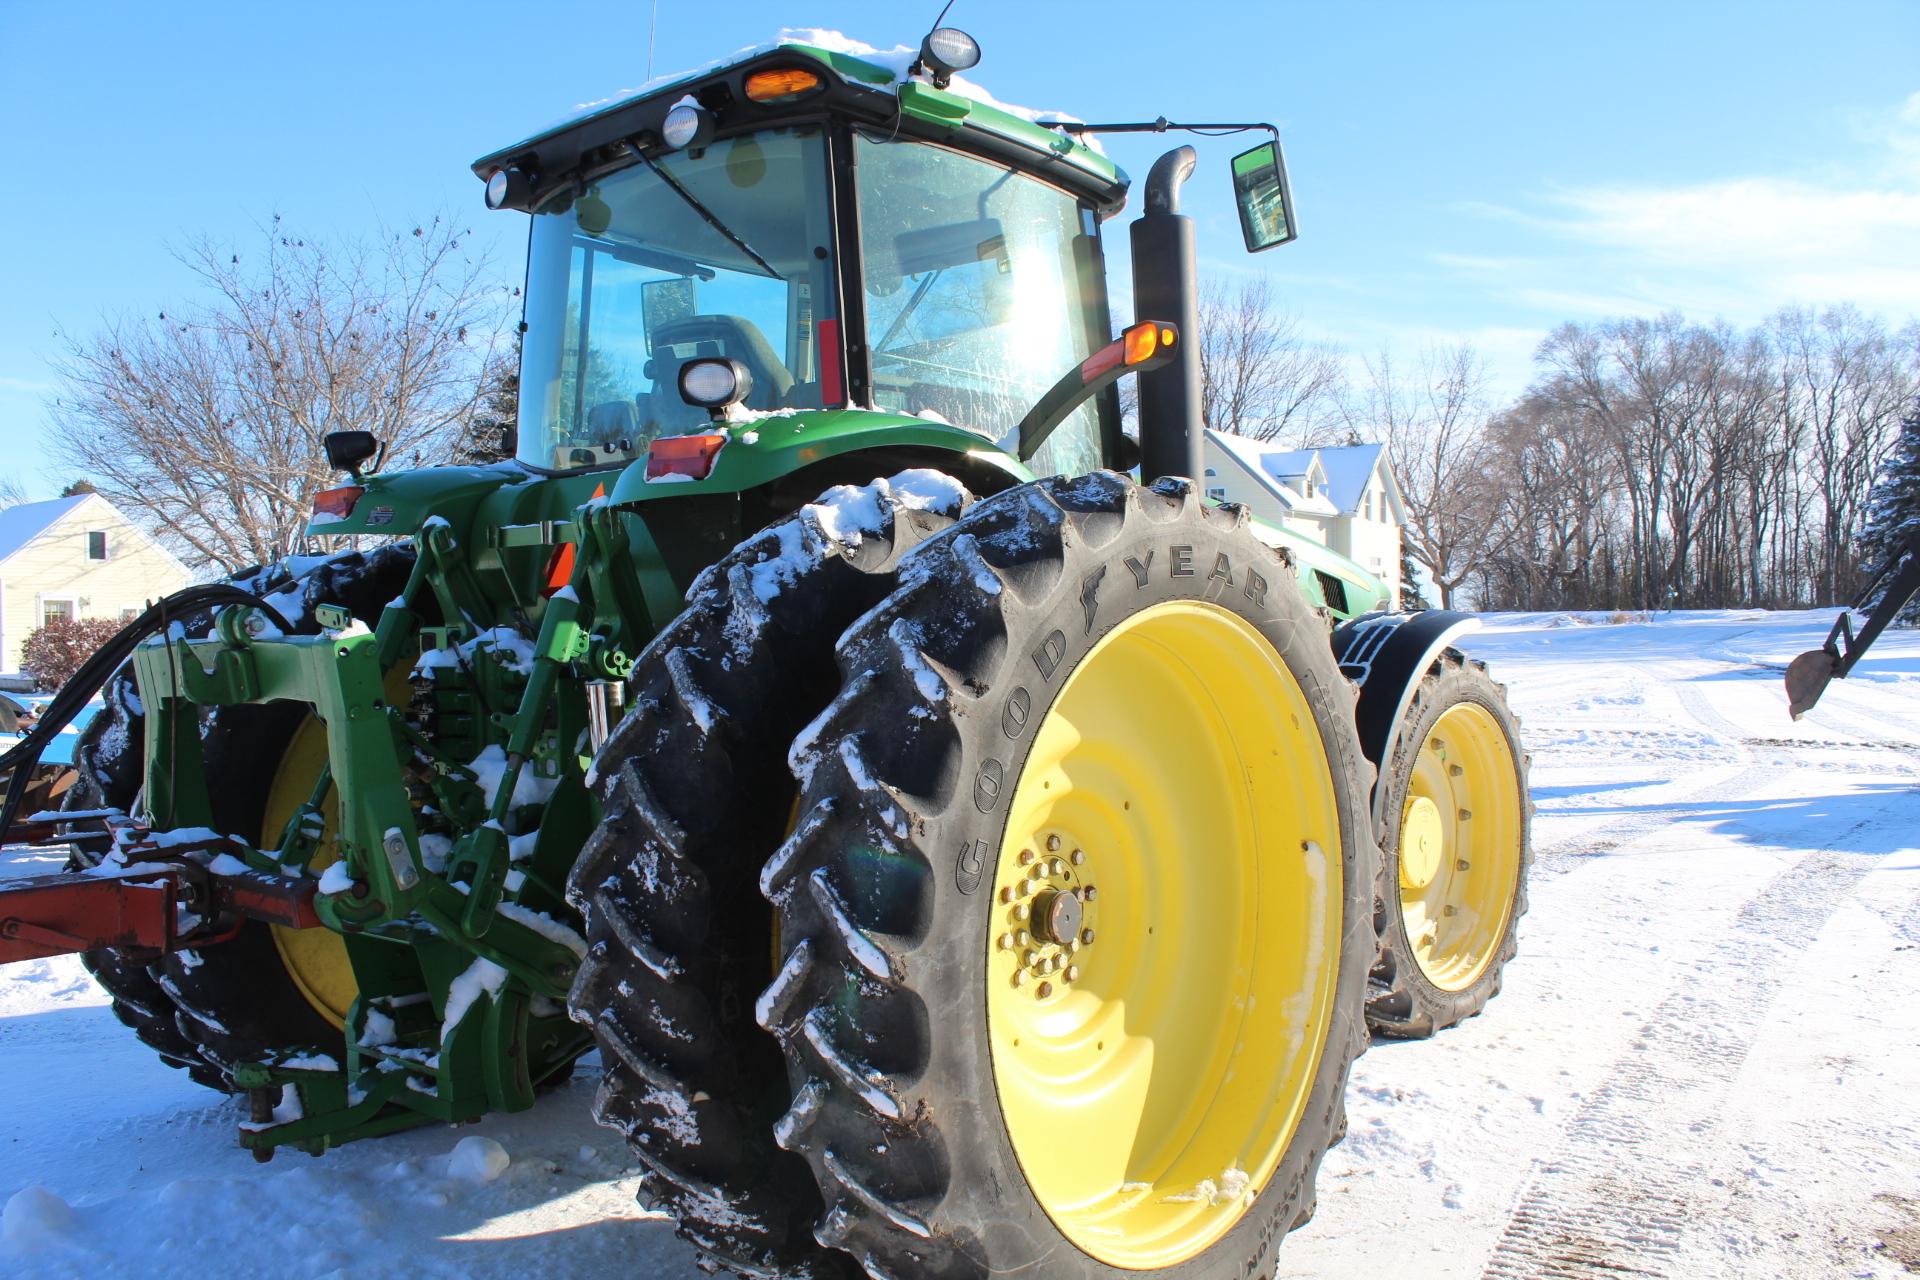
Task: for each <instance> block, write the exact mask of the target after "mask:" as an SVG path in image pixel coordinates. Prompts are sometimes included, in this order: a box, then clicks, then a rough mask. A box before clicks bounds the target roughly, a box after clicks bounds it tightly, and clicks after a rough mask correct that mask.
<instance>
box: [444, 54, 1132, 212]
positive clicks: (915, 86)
mask: <svg viewBox="0 0 1920 1280" xmlns="http://www.w3.org/2000/svg"><path fill="white" fill-rule="evenodd" d="M913 59H914V53H913V51H912V50H909V49H907V48H905V47H900V48H896V49H893V50H891V51H880V50H876V49H873V48H872V47H871V46H868V45H864V44H861V43H859V42H858V41H853V40H849V39H847V38H846V37H845V36H842V35H840V33H838V32H835V31H822V30H805V31H792V30H789V31H783V32H782V33H781V34H780V36H779V38H778V39H776V40H774V41H772V42H770V43H767V44H763V45H756V46H754V47H752V48H749V49H742V50H739V51H738V52H736V53H733V54H731V55H729V56H728V57H726V58H723V59H721V60H719V61H717V62H713V63H709V64H708V65H706V66H704V67H700V68H698V69H696V70H693V71H687V72H681V73H678V74H675V75H672V76H667V77H662V78H661V79H658V80H654V81H650V82H649V83H647V84H645V85H642V86H641V87H639V88H637V89H633V90H628V91H625V92H623V93H620V94H617V95H615V96H614V97H612V98H608V99H605V100H603V101H600V102H595V103H590V104H588V105H587V106H584V107H582V108H580V109H579V110H578V111H576V112H575V113H574V114H572V115H571V116H569V117H567V118H565V119H562V120H559V121H556V122H555V123H554V124H552V125H550V126H548V127H547V128H545V129H543V130H541V131H540V132H538V133H536V134H534V135H532V136H531V137H528V138H526V139H524V140H522V141H520V142H517V143H514V144H513V145H512V146H509V147H503V148H501V149H499V150H497V151H494V152H490V153H489V154H487V155H484V156H482V157H480V158H479V159H478V160H475V161H474V162H473V171H474V173H475V174H476V175H478V176H479V177H480V178H482V179H485V178H487V177H489V176H490V175H491V174H493V172H494V171H495V170H498V169H502V168H506V167H509V166H513V167H517V168H519V169H521V170H522V171H523V172H526V173H527V174H529V175H530V176H531V177H532V179H533V185H534V189H535V197H534V201H533V204H534V205H535V206H536V207H537V206H538V204H540V203H541V202H542V201H543V200H544V199H545V197H546V195H547V194H548V193H549V192H550V191H552V190H553V189H555V188H557V187H559V186H562V185H565V184H567V183H568V182H569V181H570V180H571V179H572V178H573V177H574V176H575V175H576V174H579V173H582V172H586V171H593V170H599V169H602V168H605V167H607V166H608V165H610V164H613V163H616V162H618V163H624V162H625V161H626V160H627V159H628V153H629V152H630V150H631V147H632V146H634V145H639V146H641V147H643V148H646V149H648V150H651V149H653V147H655V146H658V145H660V136H659V133H660V126H661V124H662V123H663V122H664V121H665V119H666V114H667V112H668V111H669V110H671V109H672V108H673V107H674V106H675V105H676V104H678V103H679V102H681V101H682V100H684V99H686V98H689V97H690V98H692V99H694V100H695V101H696V102H698V103H699V104H700V105H701V106H703V107H705V108H707V109H708V110H709V111H711V112H713V113H714V114H715V116H716V117H718V121H719V126H720V130H721V132H722V133H725V132H726V131H728V130H730V129H734V128H749V127H753V126H754V125H756V124H758V123H762V122H764V123H767V124H773V123H778V122H780V121H782V120H785V119H791V118H794V117H797V116H806V115H817V114H819V113H820V112H821V111H822V110H823V109H826V110H832V111H833V112H834V113H835V114H839V115H844V116H848V117H851V118H853V119H855V120H862V121H865V122H867V123H870V124H874V125H878V126H882V127H886V128H888V129H890V130H898V131H899V132H902V133H906V134H911V135H913V136H917V137H922V138H927V139H930V140H933V141H944V142H950V143H952V144H953V145H956V146H960V147H962V148H964V149H967V150H973V151H979V152H982V153H985V154H987V155H990V156H993V157H994V158H997V159H1000V160H1003V161H1005V162H1006V163H1008V164H1010V165H1012V166H1014V167H1016V168H1019V169H1022V170H1025V171H1027V172H1032V173H1036V174H1040V175H1042V176H1045V177H1047V178H1049V179H1051V180H1052V181H1054V182H1057V183H1059V184H1060V185H1062V186H1065V187H1067V188H1069V189H1072V190H1074V191H1076V192H1078V193H1080V194H1082V195H1084V196H1086V197H1088V198H1089V199H1091V200H1092V201H1093V202H1094V204H1095V205H1096V206H1097V207H1099V208H1100V210H1101V212H1102V214H1103V215H1110V214H1112V213H1113V212H1116V211H1118V209H1119V208H1120V206H1121V205H1122V204H1123V203H1124V202H1125V200H1126V190H1127V184H1128V179H1127V176H1126V174H1125V173H1124V172H1122V171H1121V170H1120V168H1119V167H1118V166H1116V165H1115V164H1114V163H1113V162H1112V161H1111V160H1109V159H1107V157H1106V156H1105V155H1103V154H1101V153H1100V152H1099V151H1097V150H1095V149H1094V148H1092V147H1089V146H1087V145H1085V144H1084V143H1083V142H1081V141H1079V140H1077V139H1076V138H1074V137H1072V136H1070V135H1068V134H1065V133H1062V132H1061V131H1059V130H1057V129H1053V128H1049V127H1048V125H1049V123H1059V122H1065V121H1069V120H1071V117H1067V116H1060V115H1056V114H1050V113H1044V112H1034V111H1028V110H1026V109H1024V108H1020V107H1014V106H1009V105H1008V104H1006V103H1002V102H999V101H997V100H995V99H994V98H993V97H992V96H991V95H989V94H987V93H986V92H985V91H984V90H982V89H980V88H979V87H978V86H977V85H974V84H971V83H969V82H967V81H966V80H964V79H962V78H960V77H958V76H956V77H954V79H953V81H952V83H951V84H950V85H949V86H948V88H947V89H945V90H941V89H936V88H934V87H933V85H932V83H931V82H930V81H928V80H926V79H925V78H923V77H921V76H915V75H910V74H909V73H908V70H907V68H908V67H909V66H910V65H911V63H912V62H913ZM780 67H804V68H806V69H808V70H817V71H820V72H821V73H822V76H821V78H822V80H823V81H824V82H825V88H824V89H823V90H822V91H821V92H819V93H816V94H813V95H812V96H810V97H808V98H806V99H803V100H801V101H798V102H794V103H788V104H783V105H777V106H776V105H761V104H758V103H754V102H750V101H749V100H748V99H747V98H746V95H745V90H744V84H745V81H746V78H747V76H749V75H750V74H752V73H753V72H755V71H761V70H768V69H774V68H780Z"/></svg>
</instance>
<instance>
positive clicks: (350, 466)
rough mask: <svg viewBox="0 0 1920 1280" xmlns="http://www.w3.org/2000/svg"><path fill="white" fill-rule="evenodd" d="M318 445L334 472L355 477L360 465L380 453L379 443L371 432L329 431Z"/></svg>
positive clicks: (358, 472)
mask: <svg viewBox="0 0 1920 1280" xmlns="http://www.w3.org/2000/svg"><path fill="white" fill-rule="evenodd" d="M320 443H321V446H322V447H323V448H325V449H326V451H327V462H328V463H329V464H331V465H332V467H333V469H334V470H335V471H345V472H346V473H347V474H349V475H355V476H357V475H359V474H360V464H361V463H363V462H365V461H366V460H367V459H368V458H371V457H373V455H375V454H376V453H378V452H380V441H379V439H378V438H377V437H375V435H374V434H373V432H371V431H329V432H328V433H327V434H326V435H324V436H322V437H321V439H320Z"/></svg>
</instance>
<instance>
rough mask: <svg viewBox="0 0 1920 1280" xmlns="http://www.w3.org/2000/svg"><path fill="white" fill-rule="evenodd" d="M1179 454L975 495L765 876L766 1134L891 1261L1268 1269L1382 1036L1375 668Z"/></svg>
mask: <svg viewBox="0 0 1920 1280" xmlns="http://www.w3.org/2000/svg"><path fill="white" fill-rule="evenodd" d="M1246 522H1247V517H1246V515H1245V513H1244V512H1243V511H1242V510H1240V509H1239V508H1210V507H1207V506H1205V505H1203V504H1202V503H1201V502H1200V501H1199V500H1198V497H1197V495H1196V494H1195V493H1194V492H1193V490H1192V488H1191V487H1190V486H1189V485H1187V484H1186V483H1185V482H1167V481H1163V482H1161V483H1159V484H1157V485H1155V486H1154V487H1152V488H1141V487H1138V486H1136V485H1135V484H1133V483H1132V482H1131V481H1129V480H1128V479H1126V478H1125V477H1122V476H1119V475H1115V474H1112V473H1097V474H1094V475H1091V476H1087V477H1083V478H1080V479H1077V480H1071V481H1068V480H1057V479H1056V480H1049V481H1042V482H1039V483H1035V484H1030V485H1025V486H1022V487H1020V488H1017V489H1013V490H1010V491H1008V492H1005V493H1002V494H999V495H997V496H995V497H993V498H990V499H987V500H985V501H983V502H981V503H980V504H978V505H977V506H976V507H975V508H974V509H973V511H972V512H971V513H970V514H969V515H968V516H967V517H966V518H965V519H964V520H962V521H961V522H960V523H959V524H958V525H957V526H955V527H954V528H953V529H951V530H949V531H948V532H947V533H946V534H944V535H942V536H941V537H939V538H937V539H935V540H933V541H932V542H930V543H928V545H927V546H925V547H924V548H922V549H921V550H920V551H919V552H918V553H917V554H916V555H915V557H914V558H913V559H912V560H911V561H909V562H908V563H907V565H906V566H905V567H904V568H903V570H902V572H901V575H900V576H901V585H900V587H899V588H898V590H896V591H895V593H894V594H893V595H892V596H891V597H890V598H889V599H888V600H887V601H886V602H885V603H884V604H882V605H881V606H880V607H878V608H876V609H875V610H873V611H872V612H871V613H869V614H868V615H867V616H866V617H865V618H863V619H862V620H861V621H860V622H859V623H858V624H856V625H855V626H854V627H853V628H852V630H850V631H849V632H848V633H847V635H846V636H845V637H844V638H843V639H842V642H841V649H840V653H841V657H840V663H841V671H842V674H843V679H844V687H843V689H842V691H841V693H840V695H839V697H838V698H837V699H836V700H835V701H834V703H833V704H832V706H831V707H830V708H829V709H828V710H827V711H826V712H825V713H824V714H823V715H822V716H821V717H820V718H819V719H818V720H816V721H815V722H814V724H812V725H811V726H809V728H808V729H807V730H806V731H805V732H804V733H803V734H802V736H801V737H800V739H799V740H798V741H797V742H796V744H795V747H794V751H793V757H792V759H793V767H794V769H795V771H796V773H797V775H798V776H799V777H800V778H801V779H802V780H803V781H804V783H805V787H804V790H803V793H802V796H801V801H800V810H799V820H798V825H797V827H796V828H795V831H794V833H793V835H792V836H791V837H789V839H788V840H787V842H786V843H785V844H784V845H783V846H782V848H781V850H780V852H779V853H778V854H777V855H776V857H775V858H774V859H773V861H771V862H770V863H769V864H768V866H767V868H766V871H765V873H764V875H763V877H762V887H763V889H764V890H765V891H766V893H767V895H768V897H769V899H770V900H771V901H772V902H773V903H774V904H775V906H776V908H777V910H778V913H779V923H780V938H781V946H782V949H783V959H782V964H781V967H780V971H779V973H778V975H777V976H776V978H775V979H774V981H773V984H772V985H771V986H770V987H769V988H768V990H767V991H766V993H765V995H764V996H763V997H762V999H761V1002H760V1014H761V1017H762V1019H763V1021H764V1023H765V1025H766V1026H767V1027H768V1028H769V1029H770V1030H772V1031H773V1032H774V1033H775V1035H776V1036H777V1037H778V1039H779V1042H780V1044H781V1047H782V1048H783V1049H784V1051H785V1053H786V1056H787V1062H788V1072H789V1079H790V1083H791V1089H792V1105H791V1106H790V1107H789V1108H788V1110H787V1112H786V1114H785V1115H784V1116H782V1117H781V1118H780V1119H779V1121H778V1123H777V1125H776V1127H775V1134H776V1137H777V1139H778V1141H779V1143H780V1144H781V1146H783V1147H785V1148H786V1149H788V1150H790V1151H793V1152H797V1153H799V1154H801V1155H802V1156H804V1157H805V1159H806V1162H807V1165H808V1167H809V1169H810V1170H811V1172H812V1174H813V1176H814V1179H815V1181H816V1182H817V1183H818V1185H819V1188H820V1191H821V1195H822V1198H823V1200H824V1204H825V1211H824V1214H823V1215H822V1217H821V1219H820V1222H819V1224H818V1226H817V1227H816V1230H815V1235H816V1237H817V1238H818V1239H819V1240H820V1241H821V1242H822V1243H824V1244H828V1245H831V1246H834V1247H836V1248H839V1249H841V1250H844V1251H846V1252H847V1253H849V1254H851V1255H852V1257H853V1258H854V1259H855V1260H856V1261H857V1262H858V1263H859V1264H860V1265H861V1267H862V1268H863V1269H864V1270H865V1271H866V1272H867V1274H869V1275H871V1276H876V1277H898V1278H899V1280H907V1278H909V1277H913V1278H915V1280H918V1278H920V1277H932V1278H937V1280H958V1278H960V1277H985V1276H1014V1275H1020V1276H1046V1277H1049V1280H1053V1278H1055V1277H1060V1278H1069V1280H1077V1278H1085V1277H1121V1276H1133V1275H1137V1274H1139V1273H1143V1272H1145V1273H1150V1274H1154V1275H1165V1276H1174V1277H1182V1278H1192V1280H1199V1278H1201V1277H1207V1278H1209V1280H1211V1278H1215V1277H1225V1276H1235V1277H1238V1276H1257V1275H1265V1274H1268V1273H1269V1272H1270V1270H1271V1268H1272V1265H1273V1260H1274V1256H1275V1251H1276V1249H1277V1248H1278V1246H1279V1244H1280V1240H1281V1238H1282V1237H1283V1236H1285V1234H1286V1233H1287V1232H1288V1231H1289V1230H1291V1229H1292V1228H1294V1227H1296V1226H1298V1225H1300V1224H1301V1223H1302V1222H1304V1221H1305V1220H1306V1219H1307V1218H1308V1217H1309V1216H1310V1215H1311V1213H1312V1208H1313V1183H1314V1178H1315V1174H1316V1172H1317V1169H1318V1166H1319V1164H1320V1161H1321V1158H1322V1156H1323V1155H1324V1154H1325V1152H1326V1149H1327V1147H1328V1146H1329V1145H1330V1144H1332V1143H1333V1142H1335V1141H1337V1140H1338V1137H1339V1135H1340V1134H1341V1133H1342V1132H1343V1130H1344V1110H1343V1095H1344V1091H1345V1087H1346V1081H1347V1076H1348V1072H1349V1069H1350V1068H1351V1066H1352V1063H1353V1060H1354V1058H1355V1057H1356V1055H1357V1054H1358V1053H1359V1052H1360V1050H1361V1048H1362V1047H1363V1045H1364V1043H1365V1040H1366V1036H1365V1030H1364V1026H1363V1021H1362V1006H1363V1001H1364V994H1365V983H1366V975H1367V970H1368V967H1369V965H1370V963H1371V962H1372V959H1373V957H1374V954H1375V939H1374V929H1373V918H1372V910H1371V908H1372V900H1373V888H1374V877H1375V874H1376V865H1375V864H1376V856H1377V855H1376V851H1375V846H1374V842H1373V840H1372V837H1371V828H1370V821H1369V816H1368V812H1367V797H1368V791H1369V786H1370V783H1371V781H1372V778H1371V769H1370V767H1369V766H1368V765H1367V763H1366V762H1365V760H1364V758H1363V757H1362V754H1361V749H1360V745H1359V742H1358V738H1357V736H1356V733H1355V730H1354V727H1353V696H1354V695H1353V692H1352V686H1350V685H1349V684H1348V683H1347V682H1346V681H1345V680H1344V679H1343V678H1342V677H1341V675H1340V673H1339V671H1338V669H1337V668H1336V666H1335V665H1334V661H1333V658H1332V654H1331V652H1330V649H1329V646H1328V643H1327V630H1326V626H1325V623H1324V622H1323V620H1322V619H1321V618H1319V617H1318V616H1317V615H1316V614H1315V613H1314V612H1313V610H1312V609H1310V607H1309V606H1308V605H1307V603H1306V601H1305V600H1304V599H1303V597H1302V596H1301V593H1300V591H1299V588H1298V586H1297V584H1296V579H1295V571H1294V568H1293V566H1292V565H1291V563H1290V562H1289V561H1288V559H1287V558H1286V557H1285V556H1284V555H1282V554H1279V553H1276V552H1275V551H1273V550H1271V549H1270V548H1268V547H1267V546H1265V545H1263V544H1262V543H1261V542H1259V541H1257V540H1256V539H1255V538H1254V537H1253V536H1252V535H1251V533H1250V532H1249V531H1248V530H1247V529H1246V527H1245V525H1246Z"/></svg>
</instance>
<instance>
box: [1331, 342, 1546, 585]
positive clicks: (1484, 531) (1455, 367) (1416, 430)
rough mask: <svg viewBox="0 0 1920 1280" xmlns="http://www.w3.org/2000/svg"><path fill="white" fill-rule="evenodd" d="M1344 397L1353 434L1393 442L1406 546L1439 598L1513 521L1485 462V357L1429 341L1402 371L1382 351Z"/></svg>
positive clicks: (1492, 548)
mask: <svg viewBox="0 0 1920 1280" xmlns="http://www.w3.org/2000/svg"><path fill="white" fill-rule="evenodd" d="M1366 370H1367V381H1366V384H1365V385H1364V386H1363V387H1362V388H1361V389H1360V390H1359V392H1358V393H1357V394H1355V395H1354V396H1352V397H1351V398H1350V399H1349V401H1348V403H1347V404H1346V406H1345V409H1344V414H1345V418H1346V422H1347V426H1348V430H1349V431H1350V433H1351V434H1352V435H1353V436H1355V437H1362V438H1364V437H1376V438H1381V439H1384V440H1385V441H1386V444H1387V451H1388V456H1389V457H1390V458H1391V459H1392V460H1393V468H1394V472H1395V474H1396V475H1397V476H1398V478H1399V481H1400V492H1401V498H1402V500H1403V502H1404V503H1405V505H1406V512H1407V523H1406V527H1405V528H1404V529H1403V530H1402V531H1401V535H1402V537H1403V538H1404V539H1405V542H1406V547H1407V550H1408V551H1409V552H1410V553H1411V554H1412V556H1413V558H1414V559H1415V560H1417V561H1419V562H1420V563H1421V564H1422V565H1423V566H1425V568H1426V570H1427V574H1428V576H1430V577H1431V578H1432V579H1433V585H1434V586H1435V587H1437V588H1438V589H1439V591H1440V607H1441V608H1443V609H1449V608H1452V607H1453V597H1454V593H1455V592H1456V591H1457V590H1458V589H1459V588H1460V585H1461V584H1462V583H1464V582H1465V581H1466V580H1467V578H1468V577H1469V576H1470V575H1471V574H1472V573H1473V572H1474V569H1475V566H1476V565H1478V564H1480V563H1482V562H1484V561H1485V560H1487V559H1489V558H1490V557H1491V556H1492V555H1493V554H1494V553H1496V552H1497V551H1499V550H1500V549H1501V547H1502V546H1503V545H1504V539H1505V538H1506V537H1507V536H1508V535H1509V533H1510V531H1511V523H1510V522H1503V521H1500V520H1497V519H1496V518H1495V514H1496V511H1497V509H1498V508H1499V506H1500V504H1501V503H1502V502H1503V501H1504V500H1505V496H1506V495H1505V492H1504V490H1503V489H1502V487H1501V483H1500V480H1499V478H1498V477H1496V476H1494V475H1492V474H1491V473H1490V469H1489V468H1488V466H1487V465H1486V457H1487V454H1488V452H1489V451H1488V445H1487V439H1486V434H1485V432H1484V431H1483V430H1482V426H1483V424H1484V422H1485V419H1486V414H1487V404H1486V388H1487V372H1486V365H1485V364H1484V362H1483V361H1482V360H1481V358H1480V356H1479V353H1478V352H1476V351H1475V350H1474V349H1473V347H1472V345H1471V344H1469V343H1460V344H1459V345H1457V346H1451V347H1437V348H1432V349H1429V350H1428V351H1427V352H1426V353H1425V354H1424V355H1423V357H1422V359H1421V362H1420V367H1419V370H1418V372H1417V373H1415V374H1414V375H1413V376H1412V377H1407V376H1404V375H1402V374H1401V373H1399V372H1397V371H1396V370H1395V368H1394V365H1393V359H1392V357H1391V356H1390V355H1389V354H1388V353H1387V352H1385V351H1382V352H1381V353H1380V354H1379V355H1378V356H1377V357H1375V358H1373V359H1371V360H1368V361H1367V362H1366Z"/></svg>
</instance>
